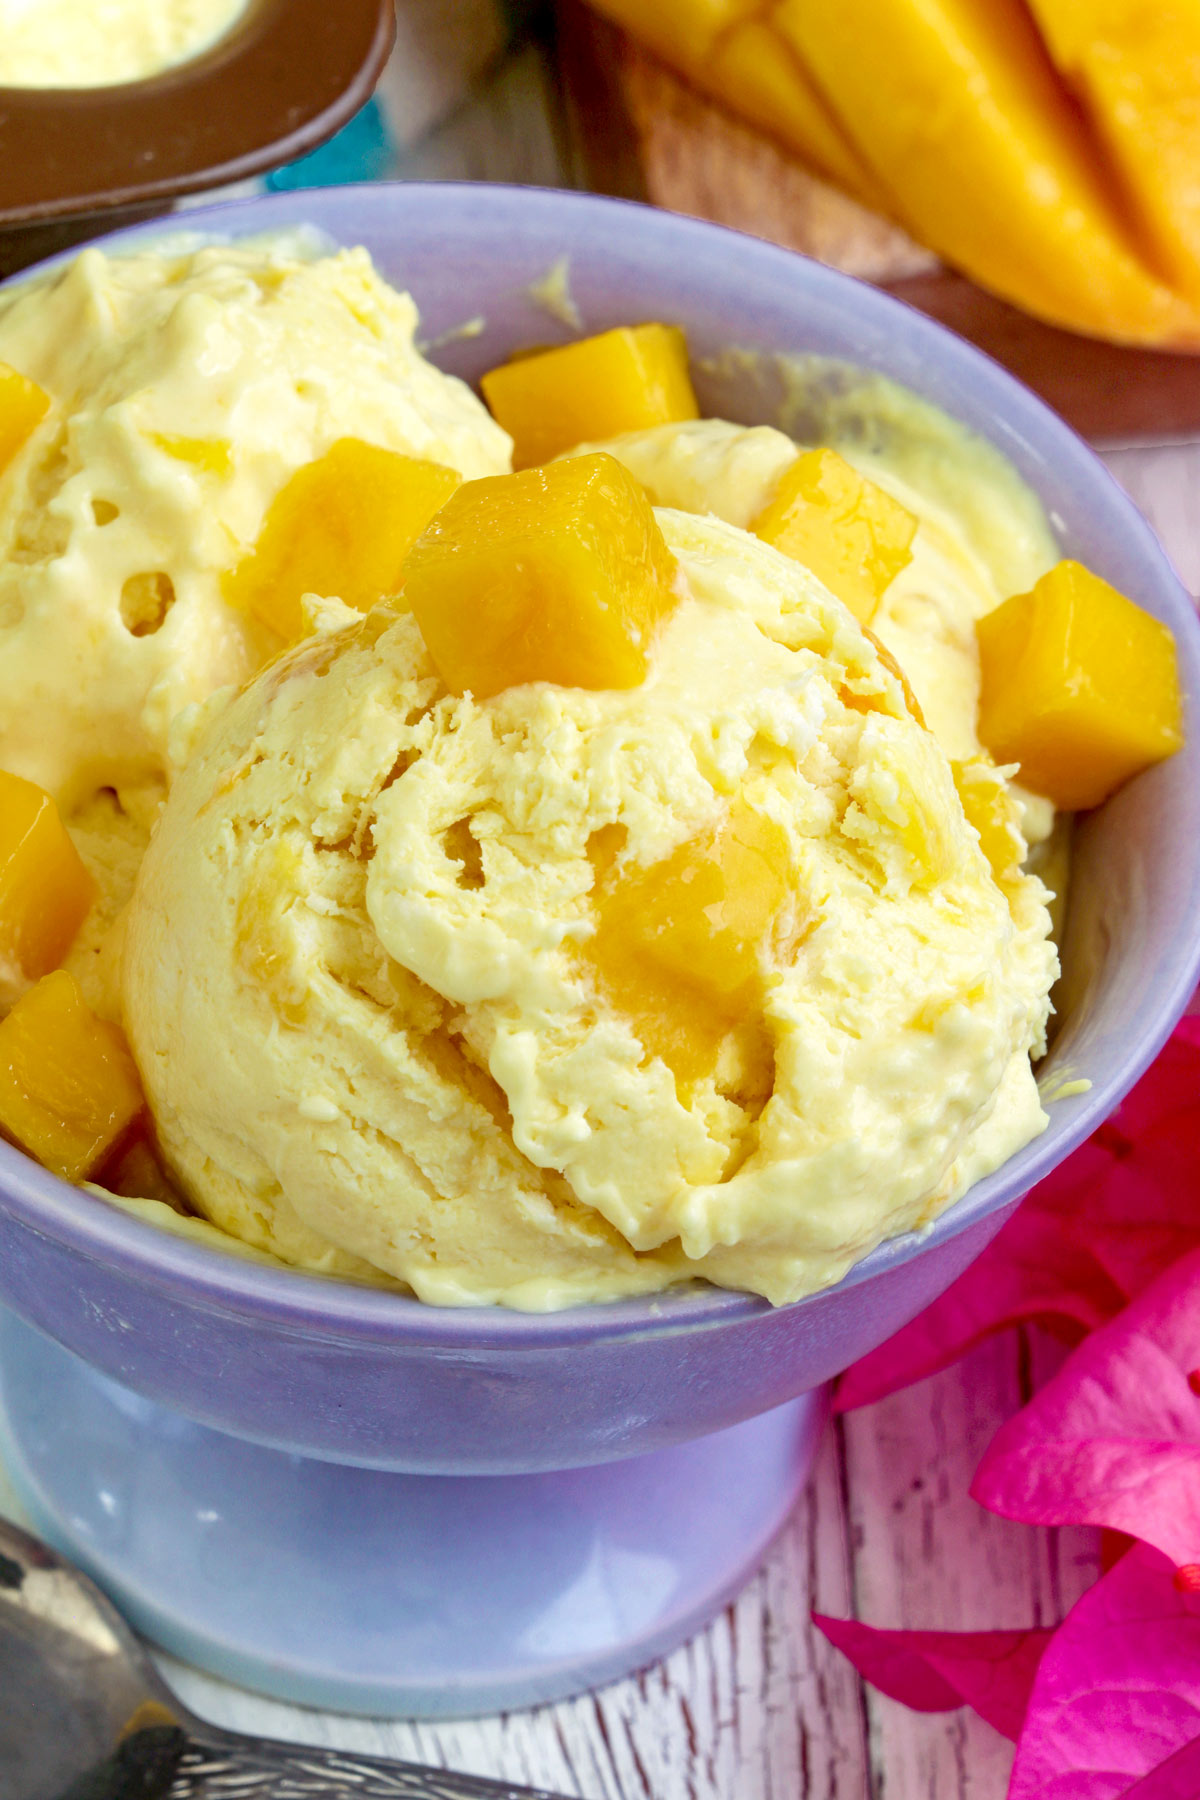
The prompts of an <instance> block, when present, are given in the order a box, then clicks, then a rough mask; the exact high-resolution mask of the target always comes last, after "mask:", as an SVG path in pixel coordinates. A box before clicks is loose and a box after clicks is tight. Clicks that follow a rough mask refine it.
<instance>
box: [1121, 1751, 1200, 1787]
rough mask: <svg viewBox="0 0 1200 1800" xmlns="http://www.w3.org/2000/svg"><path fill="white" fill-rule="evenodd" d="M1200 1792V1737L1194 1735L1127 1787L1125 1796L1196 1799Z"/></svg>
mask: <svg viewBox="0 0 1200 1800" xmlns="http://www.w3.org/2000/svg"><path fill="white" fill-rule="evenodd" d="M1197 1794H1200V1737H1194V1738H1193V1739H1192V1741H1191V1743H1190V1744H1185V1745H1184V1746H1183V1749H1182V1750H1177V1751H1176V1752H1175V1754H1174V1756H1168V1758H1167V1760H1166V1762H1162V1763H1159V1765H1158V1767H1157V1769H1151V1771H1150V1773H1149V1775H1143V1776H1142V1779H1141V1780H1140V1781H1135V1782H1134V1784H1133V1786H1132V1787H1131V1788H1126V1789H1125V1792H1124V1793H1123V1794H1122V1796H1121V1800H1196V1796H1197Z"/></svg>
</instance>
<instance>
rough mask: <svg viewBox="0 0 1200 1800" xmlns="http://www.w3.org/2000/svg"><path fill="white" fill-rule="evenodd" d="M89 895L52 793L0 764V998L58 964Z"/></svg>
mask: <svg viewBox="0 0 1200 1800" xmlns="http://www.w3.org/2000/svg"><path fill="white" fill-rule="evenodd" d="M94 893H95V884H94V882H93V881H92V878H91V876H90V875H89V874H88V872H87V870H86V869H85V867H84V865H83V861H82V859H81V858H80V855H79V852H78V850H76V848H75V845H74V844H73V843H72V841H71V839H70V837H69V836H68V834H67V831H66V829H65V828H64V826H63V822H62V820H61V818H60V817H59V813H58V808H57V806H55V804H54V801H53V800H52V799H51V797H50V795H49V794H47V793H46V792H45V790H44V789H43V788H39V787H37V786H35V785H34V783H33V782H32V781H23V780H22V779H21V777H20V776H19V775H10V774H8V773H7V771H5V770H3V769H0V1003H3V1002H4V1001H5V1000H7V999H12V998H13V997H14V996H15V995H16V994H18V993H20V991H21V989H22V988H23V987H25V986H26V985H27V984H28V983H29V982H31V981H37V980H38V979H39V977H41V976H42V975H46V974H48V973H49V972H50V970H51V969H55V968H57V967H58V965H59V963H60V962H61V961H62V959H63V957H64V956H65V955H66V953H67V951H68V950H69V949H70V947H71V944H72V942H73V941H74V938H75V935H76V933H77V932H78V930H79V927H80V926H81V925H82V923H83V921H84V918H85V916H86V914H87V910H88V908H89V906H90V905H91V903H92V898H93V895H94Z"/></svg>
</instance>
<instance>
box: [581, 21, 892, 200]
mask: <svg viewBox="0 0 1200 1800" xmlns="http://www.w3.org/2000/svg"><path fill="white" fill-rule="evenodd" d="M593 5H594V6H595V8H596V10H597V11H598V12H602V13H605V14H606V15H607V16H608V17H609V18H610V19H612V20H614V21H615V23H616V24H618V25H620V26H621V27H622V28H623V29H624V30H626V31H628V32H629V33H630V35H631V36H632V37H635V38H637V39H638V41H639V42H640V43H643V44H645V45H646V46H647V48H648V49H650V50H653V51H654V53H655V54H656V55H657V56H660V57H662V59H663V60H664V62H667V63H669V64H670V65H671V66H672V67H673V68H675V69H678V70H680V71H681V72H682V73H683V74H685V75H686V76H688V78H689V79H690V80H691V81H693V82H694V83H695V85H696V86H697V87H700V88H703V89H704V90H705V92H706V93H709V94H711V95H713V97H714V98H715V99H717V100H719V101H720V102H721V103H722V104H723V105H724V106H727V107H728V108H729V109H730V111H731V112H735V113H740V114H741V116H742V117H743V118H746V119H749V120H750V121H751V123H753V124H754V125H757V126H758V127H759V128H760V129H761V130H763V131H768V132H770V133H771V134H772V135H773V136H774V137H777V138H778V139H779V140H780V142H781V143H783V144H784V145H786V146H787V148H788V149H789V150H793V151H795V153H796V155H797V156H800V157H802V158H803V159H804V161H805V162H806V163H809V164H810V165H811V166H812V167H813V168H814V169H817V170H819V171H820V173H821V174H823V175H827V176H828V177H829V178H830V180H831V181H836V182H837V183H838V184H839V185H840V186H841V187H843V188H845V190H846V192H847V193H849V194H853V195H854V196H855V198H856V199H859V200H862V201H863V202H864V203H865V204H866V205H868V206H874V207H876V209H877V210H878V211H889V210H892V209H891V204H890V202H889V201H888V200H887V199H886V198H885V196H884V191H883V188H882V186H881V184H880V183H879V182H878V181H877V180H876V179H875V177H874V176H873V175H872V174H871V172H870V171H869V170H868V168H867V167H866V164H865V163H864V162H863V160H862V158H861V157H860V156H859V154H858V152H857V151H856V150H855V148H854V146H853V144H852V143H851V142H850V140H849V139H848V138H847V136H846V134H845V132H844V131H843V130H842V128H841V126H840V124H839V123H838V121H837V119H836V118H835V117H834V116H833V114H832V113H831V111H830V110H829V107H828V105H827V104H826V102H825V99H824V96H823V95H822V94H821V93H820V92H819V91H818V89H817V88H816V86H815V85H814V83H813V81H812V79H811V77H810V76H809V74H808V72H807V71H806V70H805V68H804V67H803V65H802V64H801V63H800V62H799V60H798V59H797V57H796V55H795V53H794V52H793V51H792V49H791V48H790V46H789V45H788V44H786V43H785V42H784V41H783V39H782V38H781V37H780V36H779V34H778V32H776V31H774V30H772V28H771V24H770V21H769V16H764V10H763V7H762V5H761V0H662V3H661V4H660V3H658V0H656V3H655V4H654V5H652V6H647V5H646V3H645V0H593Z"/></svg>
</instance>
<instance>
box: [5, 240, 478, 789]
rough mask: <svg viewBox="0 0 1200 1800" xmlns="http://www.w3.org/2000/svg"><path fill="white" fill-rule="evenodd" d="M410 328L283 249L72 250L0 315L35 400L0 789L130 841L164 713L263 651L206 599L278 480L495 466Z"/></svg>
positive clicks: (452, 384) (14, 292) (329, 270)
mask: <svg viewBox="0 0 1200 1800" xmlns="http://www.w3.org/2000/svg"><path fill="white" fill-rule="evenodd" d="M416 322H417V315H416V309H415V307H414V305H413V303H412V301H411V300H410V299H409V298H408V296H407V295H402V294H399V293H397V292H396V291H395V290H394V289H392V288H391V287H389V286H388V285H387V283H385V282H384V281H382V280H381V279H380V277H379V276H378V275H377V274H376V272H375V270H374V268H373V267H372V265H371V262H370V259H369V258H368V256H367V254H366V252H365V251H362V250H350V251H340V252H338V253H336V254H333V255H324V254H320V253H319V248H318V246H317V245H316V243H315V241H313V240H311V239H309V238H307V237H305V236H302V235H300V234H289V235H286V236H282V235H281V236H278V237H275V238H273V239H262V240H258V241H246V242H243V243H241V244H239V245H237V246H224V245H211V246H208V247H200V248H196V247H195V245H194V243H193V244H192V245H191V247H188V246H187V245H186V244H183V245H181V246H177V247H175V248H172V247H171V246H170V245H169V244H167V245H162V244H160V245H157V246H155V247H154V248H151V249H147V250H144V251H140V252H137V253H130V254H126V255H119V256H118V255H113V256H110V255H106V254H105V253H103V252H102V251H100V250H96V249H91V250H86V251H84V252H83V254H82V255H80V256H79V257H77V258H75V259H74V260H73V261H72V262H71V263H69V264H68V265H66V266H65V267H64V268H61V269H58V270H55V271H52V272H50V273H48V274H45V275H42V276H40V277H36V278H34V279H32V280H30V281H28V282H24V283H21V284H18V285H16V286H13V287H11V288H8V289H6V290H5V291H4V292H3V294H0V362H3V363H8V364H10V365H11V366H12V367H13V368H15V369H17V370H19V371H20V373H21V374H23V375H25V376H28V377H30V378H31V379H32V380H34V381H36V382H37V383H38V384H39V385H40V386H41V387H42V388H44V389H45V391H46V392H47V394H49V396H50V399H51V406H50V410H49V412H48V413H47V415H46V417H45V419H44V420H43V421H42V423H41V424H40V425H39V426H38V427H37V429H36V430H35V431H34V433H33V435H32V436H31V438H30V439H29V440H28V442H27V443H26V444H25V445H24V447H23V448H22V449H21V450H20V451H19V453H18V454H17V455H16V457H15V458H14V459H13V461H12V462H11V463H10V464H9V465H8V467H7V468H6V469H4V470H2V471H0V768H3V769H7V770H10V771H12V772H13V773H15V774H19V775H24V776H26V777H27V778H28V779H30V780H33V781H36V782H38V783H40V784H41V785H42V786H43V787H46V788H48V789H49V790H50V791H51V792H52V793H53V794H54V795H55V796H56V798H57V799H58V800H59V802H60V804H61V805H63V807H64V808H65V809H66V810H67V811H68V812H72V811H74V810H75V809H76V808H78V807H81V806H86V805H87V804H89V803H90V802H91V800H92V798H93V796H94V795H95V794H96V792H97V791H98V790H99V789H101V788H112V789H115V790H116V791H117V792H118V793H119V795H120V796H121V800H122V803H123V804H124V805H125V806H126V808H127V810H129V811H130V812H131V813H132V814H133V815H134V816H136V817H139V818H140V819H141V820H142V821H143V823H145V824H148V823H149V822H150V820H151V819H152V818H153V815H154V812H155V810H156V807H157V803H158V800H159V798H160V797H161V792H162V789H163V786H164V783H165V781H166V778H167V775H168V772H169V754H168V752H169V743H170V737H171V732H172V728H173V726H174V724H175V722H176V720H177V718H178V716H179V714H180V713H181V712H182V711H183V710H184V709H185V708H186V707H188V706H190V705H192V704H194V703H195V702H198V701H203V700H205V699H206V698H207V697H208V696H209V695H210V694H211V693H212V692H213V691H214V690H215V689H217V688H220V687H223V686H225V685H237V684H240V683H241V682H243V681H245V680H246V679H247V678H248V677H249V676H250V675H251V674H253V673H254V671H255V670H256V669H257V668H259V667H260V666H261V664H262V663H263V662H264V661H265V660H266V659H267V658H268V657H269V656H272V655H274V654H275V653H276V652H277V651H278V649H279V647H280V644H279V640H278V639H277V638H275V637H274V635H273V633H272V632H271V631H270V630H269V629H268V628H267V627H266V626H264V625H261V624H259V623H257V622H256V621H255V620H254V619H252V618H251V617H250V616H249V615H248V614H246V613H244V612H241V611H238V610H235V609H234V608H232V607H230V606H229V605H227V604H226V602H225V600H224V599H223V597H222V585H221V584H222V576H223V574H224V573H225V571H227V570H228V569H229V568H230V567H231V566H232V565H234V564H235V563H236V562H237V561H238V559H239V558H240V557H241V556H242V555H243V554H244V553H245V552H246V551H247V549H248V548H249V547H250V546H252V545H253V544H254V542H255V540H256V538H257V536H258V534H259V531H260V529H261V527H262V523H263V519H264V517H265V514H266V511H267V509H268V507H269V505H270V503H271V501H272V500H273V499H274V497H275V495H276V494H277V493H278V491H279V490H280V488H281V487H282V486H283V485H284V483H285V482H286V480H287V479H288V477H289V476H290V475H291V474H292V473H293V472H294V471H295V470H296V469H297V468H299V467H300V466H301V465H302V464H305V463H309V462H311V461H312V460H313V459H314V458H316V457H318V456H320V455H322V454H323V452H325V451H326V450H328V449H329V448H330V446H331V445H332V444H333V443H334V442H336V441H337V440H338V439H339V438H342V437H345V436H347V435H352V436H356V437H359V438H362V439H365V440H367V441H368V442H370V443H374V444H379V445H381V446H383V447H384V448H386V449H391V450H398V451H402V452H405V453H407V454H409V455H412V456H417V457H423V458H426V459H428V460H430V461H433V462H440V463H445V464H447V465H449V466H450V467H452V468H454V469H457V470H458V471H459V473H460V474H462V475H464V476H466V477H473V476H477V475H485V474H494V473H498V472H499V471H501V470H503V469H506V468H507V467H508V449H509V447H508V440H507V438H506V436H505V434H504V433H503V432H502V431H501V430H500V429H499V427H498V426H497V425H496V424H495V423H494V422H493V421H492V419H491V418H490V417H489V416H488V414H487V412H486V411H485V410H484V408H483V407H482V405H481V404H480V403H479V401H477V400H476V398H475V396H474V395H473V394H472V393H471V392H470V391H469V389H467V388H466V387H465V386H464V385H463V384H462V383H461V382H458V381H456V380H454V379H453V378H452V377H450V376H447V375H443V374H442V373H441V372H440V371H438V370H437V369H435V368H433V367H432V366H431V365H430V364H429V363H427V362H426V361H425V360H424V358H423V357H422V356H421V355H420V354H419V352H418V351H417V349H416V348H415V345H414V342H413V333H414V329H415V326H416ZM48 721H52V722H53V724H52V728H49V727H48Z"/></svg>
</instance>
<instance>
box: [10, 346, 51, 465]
mask: <svg viewBox="0 0 1200 1800" xmlns="http://www.w3.org/2000/svg"><path fill="white" fill-rule="evenodd" d="M49 410H50V396H49V394H48V393H47V392H46V390H45V388H40V387H39V386H38V384H37V382H36V381H30V379H29V377H28V375H21V374H19V373H18V372H17V370H16V369H13V368H10V367H9V365H8V363H5V362H0V475H2V474H3V473H4V471H5V469H6V468H7V467H8V465H9V463H10V462H11V461H12V459H13V457H14V456H15V455H16V454H17V451H18V450H19V449H20V448H21V445H22V444H23V443H24V442H25V440H26V438H27V437H28V436H29V434H30V433H31V432H32V430H33V429H34V426H35V425H39V424H40V423H41V421H42V420H43V419H44V418H45V416H46V414H47V413H48V412H49Z"/></svg>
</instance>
